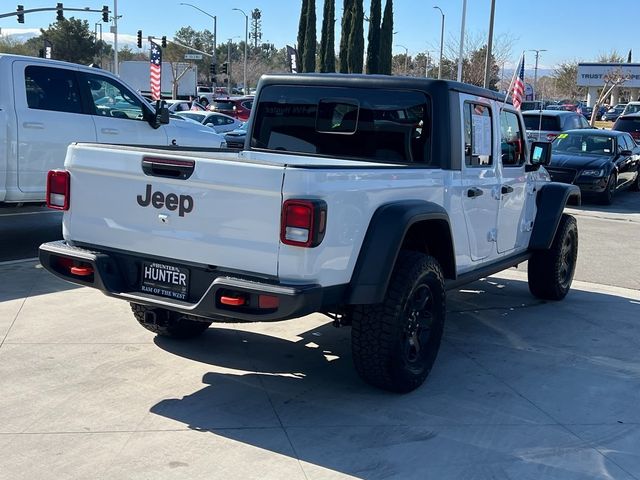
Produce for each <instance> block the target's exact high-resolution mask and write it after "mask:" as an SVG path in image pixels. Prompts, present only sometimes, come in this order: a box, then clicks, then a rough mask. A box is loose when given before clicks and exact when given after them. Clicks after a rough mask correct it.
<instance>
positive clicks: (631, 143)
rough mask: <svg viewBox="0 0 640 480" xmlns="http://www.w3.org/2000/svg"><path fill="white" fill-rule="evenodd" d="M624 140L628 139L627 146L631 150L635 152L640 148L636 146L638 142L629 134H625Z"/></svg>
mask: <svg viewBox="0 0 640 480" xmlns="http://www.w3.org/2000/svg"><path fill="white" fill-rule="evenodd" d="M624 138H626V139H627V145H628V146H629V150H633V149H634V148H636V147H637V146H638V145H637V144H636V141H635V140H634V139H633V137H632V136H631V135H629V134H628V133H625V134H624Z"/></svg>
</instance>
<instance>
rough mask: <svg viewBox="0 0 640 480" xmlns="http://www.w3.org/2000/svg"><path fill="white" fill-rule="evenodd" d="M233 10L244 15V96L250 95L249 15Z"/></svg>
mask: <svg viewBox="0 0 640 480" xmlns="http://www.w3.org/2000/svg"><path fill="white" fill-rule="evenodd" d="M231 10H236V11H238V12H240V13H242V14H243V15H244V78H243V86H242V89H243V90H244V94H245V95H248V93H249V90H247V43H249V15H247V14H246V13H244V10H242V9H240V8H232V9H231Z"/></svg>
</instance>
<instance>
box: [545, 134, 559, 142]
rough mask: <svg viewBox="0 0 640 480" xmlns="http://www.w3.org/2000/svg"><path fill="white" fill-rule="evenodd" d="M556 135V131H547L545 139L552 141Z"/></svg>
mask: <svg viewBox="0 0 640 480" xmlns="http://www.w3.org/2000/svg"><path fill="white" fill-rule="evenodd" d="M557 136H558V134H557V133H547V141H548V142H553V141H554V140H555V138H556V137H557Z"/></svg>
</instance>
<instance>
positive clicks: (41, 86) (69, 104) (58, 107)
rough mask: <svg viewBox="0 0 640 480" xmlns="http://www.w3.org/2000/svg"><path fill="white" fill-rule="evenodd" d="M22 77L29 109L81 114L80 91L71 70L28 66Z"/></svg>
mask: <svg viewBox="0 0 640 480" xmlns="http://www.w3.org/2000/svg"><path fill="white" fill-rule="evenodd" d="M24 76H25V90H26V93H27V105H28V106H29V108H33V109H37V110H53V111H56V112H67V113H82V102H81V101H80V89H79V88H78V82H77V80H76V75H75V72H74V71H73V70H66V69H63V68H51V67H40V66H28V67H27V68H26V69H25V72H24Z"/></svg>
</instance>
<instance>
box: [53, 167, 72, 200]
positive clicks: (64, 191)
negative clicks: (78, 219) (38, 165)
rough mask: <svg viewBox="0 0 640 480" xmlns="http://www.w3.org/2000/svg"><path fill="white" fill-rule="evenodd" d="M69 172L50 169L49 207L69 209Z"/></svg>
mask: <svg viewBox="0 0 640 480" xmlns="http://www.w3.org/2000/svg"><path fill="white" fill-rule="evenodd" d="M70 178H71V176H70V175H69V172H67V171H66V170H50V171H49V173H48V174H47V207H49V208H53V209H54V210H69V194H70Z"/></svg>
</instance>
